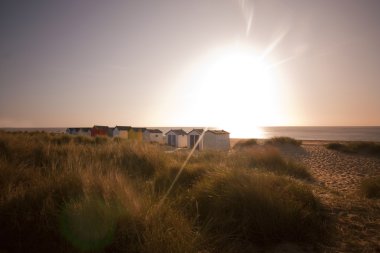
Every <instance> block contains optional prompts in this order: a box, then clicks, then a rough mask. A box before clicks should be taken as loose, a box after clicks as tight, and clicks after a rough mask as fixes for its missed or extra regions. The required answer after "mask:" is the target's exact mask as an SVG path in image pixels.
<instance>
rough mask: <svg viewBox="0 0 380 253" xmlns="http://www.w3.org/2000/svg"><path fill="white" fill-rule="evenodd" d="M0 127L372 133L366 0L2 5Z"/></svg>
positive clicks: (373, 67) (371, 1)
mask: <svg viewBox="0 0 380 253" xmlns="http://www.w3.org/2000/svg"><path fill="white" fill-rule="evenodd" d="M0 33H1V37H0V127H69V126H73V127H76V126H92V125H94V124H102V125H109V126H114V125H132V126H146V127H151V126H161V127H164V126H215V127H220V128H224V129H227V130H228V129H230V130H231V129H232V130H236V131H245V130H247V129H250V128H253V127H254V126H265V125H271V126H282V125H285V126H298V125H299V126H352V125H353V126H375V125H376V126H378V125H380V113H379V111H380V99H379V95H380V83H379V80H380V71H379V66H380V50H379V45H380V1H377V0H361V1H357V0H321V1H311V0H310V1H308V0H281V1H274V0H251V1H250V0H245V1H244V0H192V1H181V0H177V1H174V0H172V1H169V0H160V1H159V0H150V1H147V0H139V1H137V0H135V1H132V0H131V1H128V0H107V1H102V0H65V1H59V0H34V1H27V0H24V1H20V0H2V1H1V2H0Z"/></svg>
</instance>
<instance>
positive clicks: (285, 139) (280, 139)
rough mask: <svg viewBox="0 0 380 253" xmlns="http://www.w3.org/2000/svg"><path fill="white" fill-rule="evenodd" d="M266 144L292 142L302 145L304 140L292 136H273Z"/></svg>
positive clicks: (291, 143) (292, 143)
mask: <svg viewBox="0 0 380 253" xmlns="http://www.w3.org/2000/svg"><path fill="white" fill-rule="evenodd" d="M265 143H266V144H272V145H278V144H280V145H281V144H290V145H295V146H301V144H302V141H300V140H296V139H293V138H290V137H284V136H281V137H273V138H271V139H269V140H267V141H266V142H265Z"/></svg>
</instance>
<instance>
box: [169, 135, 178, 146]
mask: <svg viewBox="0 0 380 253" xmlns="http://www.w3.org/2000/svg"><path fill="white" fill-rule="evenodd" d="M176 137H177V136H175V135H169V146H173V147H175V146H176Z"/></svg>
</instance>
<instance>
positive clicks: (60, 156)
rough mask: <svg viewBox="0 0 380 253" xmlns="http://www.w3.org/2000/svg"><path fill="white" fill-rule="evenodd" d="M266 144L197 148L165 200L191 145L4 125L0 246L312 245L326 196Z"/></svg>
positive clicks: (184, 248) (215, 248)
mask: <svg viewBox="0 0 380 253" xmlns="http://www.w3.org/2000/svg"><path fill="white" fill-rule="evenodd" d="M260 152H261V153H260ZM260 152H258V151H256V150H250V149H247V150H245V151H241V152H240V151H239V152H232V153H231V154H230V153H227V152H217V151H215V152H213V151H209V152H198V153H196V154H195V155H194V157H192V159H191V160H190V161H189V164H188V166H187V167H186V168H185V169H184V170H183V172H182V174H181V176H180V178H179V180H178V182H177V184H176V185H175V187H174V188H173V191H172V193H171V194H170V195H169V197H168V199H167V200H166V201H165V202H164V205H161V206H158V203H160V201H161V198H162V197H163V196H164V195H165V194H166V192H167V190H168V188H169V186H170V185H171V183H172V181H173V179H174V177H175V176H176V175H177V173H178V171H179V168H180V167H181V165H182V163H183V161H184V159H185V158H186V156H187V152H182V153H181V152H180V153H171V154H167V153H165V152H164V151H163V149H162V148H161V147H160V146H158V145H151V144H144V143H137V142H128V141H126V140H120V139H117V140H116V141H111V139H108V138H98V139H96V138H89V137H79V136H76V137H72V136H68V135H51V134H46V133H17V134H14V133H4V132H0V227H1V229H0V238H1V243H0V251H6V252H200V251H207V252H221V251H223V248H224V247H225V248H229V249H231V250H233V249H235V250H236V251H240V250H241V249H243V248H249V247H250V246H252V245H253V247H256V246H261V245H269V244H276V243H278V242H282V241H291V242H300V243H312V238H314V237H315V236H316V235H318V234H319V233H320V230H321V227H323V219H322V218H321V216H320V205H319V202H318V200H317V199H315V197H314V196H313V194H312V192H311V191H310V190H309V189H308V187H307V186H306V185H305V183H301V182H300V181H297V180H296V179H290V178H288V177H293V178H298V176H295V175H294V172H292V171H291V170H289V168H290V167H291V166H290V165H289V162H288V161H287V160H282V159H283V158H281V157H280V155H279V154H278V153H276V154H274V153H273V154H269V153H270V152H271V151H269V150H264V151H260ZM280 167H285V168H286V169H285V170H284V171H282V172H279V171H280V170H281V169H280ZM255 168H260V169H259V170H256V169H255ZM276 170H277V171H276ZM268 172H270V173H268ZM283 175H286V177H284V176H283ZM218 212H219V213H218ZM264 213H266V214H267V216H266V218H265V217H263V216H264ZM296 220H297V222H298V223H296V222H295V221H296ZM307 227H308V229H307ZM226 238H227V240H225V239H226ZM237 245H239V246H237Z"/></svg>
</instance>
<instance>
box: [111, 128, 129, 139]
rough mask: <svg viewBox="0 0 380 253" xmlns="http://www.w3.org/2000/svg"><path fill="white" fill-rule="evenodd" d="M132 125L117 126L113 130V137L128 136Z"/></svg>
mask: <svg viewBox="0 0 380 253" xmlns="http://www.w3.org/2000/svg"><path fill="white" fill-rule="evenodd" d="M131 128H132V127H130V126H116V127H115V128H114V129H113V131H112V137H120V138H125V139H127V138H128V132H129V130H131Z"/></svg>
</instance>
